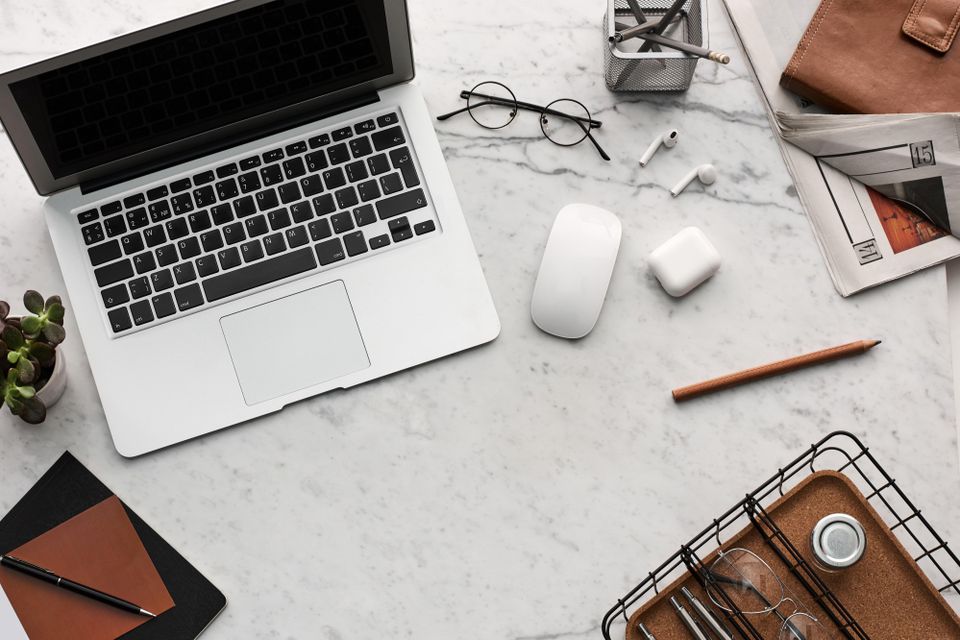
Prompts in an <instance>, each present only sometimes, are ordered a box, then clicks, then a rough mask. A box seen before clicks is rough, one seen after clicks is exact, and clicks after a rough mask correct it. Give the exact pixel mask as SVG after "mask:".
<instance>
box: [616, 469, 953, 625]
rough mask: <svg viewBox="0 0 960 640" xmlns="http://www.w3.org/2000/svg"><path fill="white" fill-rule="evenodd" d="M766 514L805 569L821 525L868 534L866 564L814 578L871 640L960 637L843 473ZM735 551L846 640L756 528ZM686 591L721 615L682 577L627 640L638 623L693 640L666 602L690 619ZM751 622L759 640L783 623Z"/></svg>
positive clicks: (943, 606)
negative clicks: (835, 516)
mask: <svg viewBox="0 0 960 640" xmlns="http://www.w3.org/2000/svg"><path fill="white" fill-rule="evenodd" d="M766 511H767V513H769V514H770V516H771V517H772V519H773V520H774V521H775V522H776V524H777V526H779V527H780V529H781V530H782V531H783V532H784V534H786V536H787V537H788V538H789V539H790V541H791V542H792V543H793V545H794V547H796V548H797V550H798V551H799V552H800V554H801V555H802V556H803V557H804V559H805V560H807V561H808V562H810V563H812V562H813V557H812V553H811V551H810V543H809V540H810V535H811V532H812V530H813V526H814V525H815V524H816V523H817V521H819V520H820V518H822V517H824V516H827V515H829V514H831V513H838V512H843V513H848V514H850V515H852V516H853V517H854V518H856V519H857V520H859V521H860V523H861V524H862V525H863V527H864V529H865V531H866V534H867V549H866V552H865V553H864V556H863V559H861V561H860V562H859V563H858V564H856V565H855V566H853V567H851V568H849V569H846V570H844V571H843V572H839V573H828V572H823V571H819V570H817V572H818V574H819V576H820V577H821V578H822V579H823V581H824V583H825V584H826V585H827V586H828V587H829V588H830V589H831V590H832V591H833V593H834V594H835V595H836V596H837V598H839V600H840V602H841V603H842V604H843V605H844V606H845V607H846V608H847V610H848V611H849V612H850V614H851V615H852V616H853V617H854V619H855V620H856V621H857V622H858V623H860V626H861V627H862V628H863V630H864V631H866V633H867V635H869V636H870V638H871V640H916V639H917V638H930V639H931V640H932V639H934V638H936V639H941V638H942V639H946V638H960V618H958V616H957V614H956V613H955V612H954V610H953V609H952V608H951V607H950V605H949V604H947V602H946V601H945V600H944V599H943V597H942V596H941V595H940V593H939V592H938V591H937V589H936V588H935V587H934V586H933V584H932V583H931V582H930V580H929V579H928V578H927V577H926V576H925V575H924V574H923V572H922V570H921V569H920V567H918V566H917V564H916V563H915V562H914V561H913V559H912V558H911V556H910V554H909V553H908V552H907V550H906V549H905V548H904V547H903V545H901V544H900V542H899V541H898V540H897V539H896V537H895V535H894V534H893V532H892V531H891V530H890V528H889V527H888V526H887V525H886V524H885V523H884V522H883V519H882V518H881V517H880V515H879V514H878V513H877V512H876V511H875V510H874V509H873V507H872V506H871V505H870V504H868V503H867V501H866V498H865V497H864V496H863V494H862V493H860V491H859V490H858V489H857V488H856V486H854V484H853V483H852V482H851V481H850V480H849V479H848V478H847V477H846V476H845V475H843V474H842V473H838V472H836V471H819V472H817V473H814V474H812V475H810V476H809V477H808V478H807V479H805V480H804V481H803V482H801V483H800V484H798V485H797V486H796V487H794V488H793V489H792V490H791V491H790V492H788V493H787V494H786V495H785V496H784V497H782V498H780V499H779V500H777V501H776V502H775V503H773V505H771V506H770V507H769V508H767V509H766ZM733 547H744V548H746V549H750V550H751V551H753V552H754V553H756V554H757V555H758V556H760V557H761V558H763V559H764V560H765V561H766V562H767V564H769V565H770V566H771V567H772V568H773V570H774V572H775V573H776V574H777V575H778V576H779V577H780V579H781V580H783V582H784V584H785V585H786V586H787V588H788V589H789V590H790V591H792V592H793V594H792V595H794V596H796V597H797V599H798V600H799V601H800V602H801V603H802V604H803V606H804V608H805V609H806V610H807V611H809V612H810V613H812V614H813V615H814V616H816V617H817V618H818V619H819V620H820V622H821V624H823V626H824V627H825V628H826V629H827V630H828V631H830V632H831V633H832V634H833V635H834V637H836V638H838V639H839V638H843V637H844V636H843V634H842V633H841V632H840V631H838V630H837V628H836V626H835V625H834V624H833V622H832V621H831V620H830V618H829V617H828V616H827V615H826V614H825V613H824V612H823V611H821V610H820V608H819V607H817V606H816V605H815V604H814V603H813V599H812V598H811V596H810V594H809V593H808V592H807V591H806V590H805V589H804V588H803V586H802V585H801V584H800V582H799V581H798V580H796V578H794V577H793V574H791V573H790V571H789V570H788V569H787V568H786V567H785V566H784V565H783V563H782V562H781V561H780V559H779V558H778V557H777V555H776V554H775V553H774V552H773V551H772V550H770V548H769V546H768V545H767V544H766V543H764V541H763V539H762V538H761V537H760V534H759V533H758V532H757V531H756V530H755V529H754V527H753V525H749V526H748V527H746V528H745V529H744V530H743V531H741V532H739V533H738V534H737V535H736V536H734V537H733V538H732V539H731V540H730V541H729V542H727V543H726V544H725V545H724V548H725V549H729V548H733ZM715 557H716V554H715V553H712V554H710V556H708V557H707V558H706V559H704V562H705V563H706V564H707V565H709V564H710V562H712V561H713V559H714V558H715ZM684 586H685V587H687V588H688V589H690V590H691V591H692V592H693V593H694V594H695V595H696V596H697V598H699V599H700V601H701V602H703V603H704V604H707V605H708V606H710V607H711V608H712V609H713V610H714V612H715V613H717V614H719V609H717V608H716V607H713V605H712V603H711V602H710V600H709V598H708V597H707V595H706V593H704V591H703V589H702V588H701V587H700V585H699V584H698V583H697V581H696V579H695V578H694V577H693V576H691V575H688V574H685V575H683V576H681V577H680V578H678V579H677V580H676V581H674V582H673V584H671V585H670V586H669V587H667V588H666V589H664V590H663V591H661V592H660V594H659V595H657V596H655V597H654V598H653V599H652V600H650V601H649V602H647V603H646V604H645V605H644V606H643V607H641V608H640V609H638V610H637V611H636V612H635V613H634V614H633V615H632V616H631V617H630V622H629V624H628V625H627V633H626V638H627V640H644V638H643V637H642V634H641V633H640V632H639V630H638V629H637V622H643V624H644V625H645V626H646V627H647V629H649V630H650V632H651V633H653V635H654V636H656V638H657V640H690V638H691V635H690V634H689V632H688V631H687V629H686V627H684V626H683V625H682V623H681V622H680V619H679V618H678V617H677V614H676V613H675V612H674V610H673V607H671V606H670V602H669V597H670V596H676V598H677V601H678V602H679V603H680V604H682V605H683V606H684V607H685V608H686V609H687V611H688V612H690V613H693V612H692V609H691V607H690V606H689V604H688V603H687V601H686V598H684V597H683V595H682V594H681V593H680V587H684ZM782 609H783V613H789V612H790V605H789V604H785V605H783V608H782ZM749 619H750V622H751V624H753V626H754V628H756V630H757V631H758V632H759V633H760V634H761V635H762V636H763V637H764V638H776V637H777V634H778V632H779V629H780V623H779V621H778V620H777V618H776V616H772V615H767V616H749ZM727 626H729V625H727ZM731 631H733V630H732V629H731Z"/></svg>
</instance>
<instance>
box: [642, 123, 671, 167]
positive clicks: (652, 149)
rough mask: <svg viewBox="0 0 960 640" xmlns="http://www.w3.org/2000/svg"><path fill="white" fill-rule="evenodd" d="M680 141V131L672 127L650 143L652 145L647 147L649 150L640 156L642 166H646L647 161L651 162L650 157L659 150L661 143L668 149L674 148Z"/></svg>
mask: <svg viewBox="0 0 960 640" xmlns="http://www.w3.org/2000/svg"><path fill="white" fill-rule="evenodd" d="M678 142H680V132H679V131H677V130H676V129H670V130H669V131H665V132H664V134H663V135H662V136H660V137H659V138H657V139H656V140H654V141H653V142H651V143H650V146H649V147H647V150H646V151H645V152H644V153H643V156H641V158H640V166H641V167H645V166H647V163H648V162H650V158H652V157H653V154H655V153H656V152H657V149H659V148H660V145H663V146H665V147H666V148H667V149H673V148H674V147H675V146H677V143H678Z"/></svg>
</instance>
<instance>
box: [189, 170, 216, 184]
mask: <svg viewBox="0 0 960 640" xmlns="http://www.w3.org/2000/svg"><path fill="white" fill-rule="evenodd" d="M216 179H217V178H216V177H215V176H214V175H213V171H204V172H203V173H198V174H197V175H195V176H193V184H194V186H197V187H199V186H201V185H204V184H210V183H211V182H213V181H214V180H216Z"/></svg>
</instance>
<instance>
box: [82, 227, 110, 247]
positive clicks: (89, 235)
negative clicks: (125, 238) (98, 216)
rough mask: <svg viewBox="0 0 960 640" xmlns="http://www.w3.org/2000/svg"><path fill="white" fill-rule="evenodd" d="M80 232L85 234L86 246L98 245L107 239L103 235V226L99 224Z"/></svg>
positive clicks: (84, 228)
mask: <svg viewBox="0 0 960 640" xmlns="http://www.w3.org/2000/svg"><path fill="white" fill-rule="evenodd" d="M80 232H81V233H82V234H83V241H84V242H85V243H86V244H96V243H98V242H100V241H101V240H103V239H104V238H105V237H106V236H104V235H103V226H102V225H101V224H100V223H99V222H94V223H93V224H88V225H87V226H85V227H83V228H82V229H80Z"/></svg>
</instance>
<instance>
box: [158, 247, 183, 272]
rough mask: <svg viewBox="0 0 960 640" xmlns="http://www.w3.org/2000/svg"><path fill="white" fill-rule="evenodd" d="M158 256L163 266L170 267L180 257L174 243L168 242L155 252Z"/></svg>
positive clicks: (159, 262)
mask: <svg viewBox="0 0 960 640" xmlns="http://www.w3.org/2000/svg"><path fill="white" fill-rule="evenodd" d="M154 253H155V254H156V256H157V264H159V265H160V266H161V267H169V266H170V265H172V264H173V263H174V262H176V261H177V260H179V259H180V257H179V256H178V255H177V248H176V247H175V246H174V245H172V244H167V245H164V246H162V247H160V248H159V249H157V250H156V251H155V252H154Z"/></svg>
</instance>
